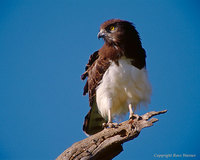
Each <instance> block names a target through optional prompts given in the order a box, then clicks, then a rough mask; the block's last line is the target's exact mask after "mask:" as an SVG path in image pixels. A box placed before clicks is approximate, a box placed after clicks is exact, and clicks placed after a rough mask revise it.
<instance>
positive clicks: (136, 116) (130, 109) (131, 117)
mask: <svg viewBox="0 0 200 160" xmlns="http://www.w3.org/2000/svg"><path fill="white" fill-rule="evenodd" d="M128 108H129V113H130V114H129V119H135V118H136V119H138V118H139V116H138V115H137V114H134V112H133V109H132V104H129V105H128Z"/></svg>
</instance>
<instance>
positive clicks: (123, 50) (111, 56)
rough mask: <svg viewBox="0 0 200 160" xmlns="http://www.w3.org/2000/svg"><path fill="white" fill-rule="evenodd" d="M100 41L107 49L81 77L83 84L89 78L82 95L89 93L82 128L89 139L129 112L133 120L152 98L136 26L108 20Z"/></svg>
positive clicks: (98, 53)
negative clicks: (141, 106)
mask: <svg viewBox="0 0 200 160" xmlns="http://www.w3.org/2000/svg"><path fill="white" fill-rule="evenodd" d="M98 38H99V39H100V38H102V39H103V40H104V45H103V46H102V48H100V49H99V50H98V51H96V52H94V53H93V54H92V55H91V56H90V58H89V61H88V63H87V65H86V67H85V72H84V73H83V74H82V76H81V79H82V80H84V79H86V78H87V82H86V84H85V87H84V92H83V95H86V94H87V93H89V105H90V107H91V109H90V111H89V112H88V114H87V115H86V117H85V121H84V125H83V130H84V132H85V133H86V134H88V135H93V134H95V133H97V132H99V131H101V130H103V128H104V127H103V125H102V124H103V123H104V124H108V126H110V124H111V126H112V124H114V123H112V120H113V118H115V117H120V116H121V115H125V114H126V113H127V112H128V111H129V113H130V115H129V117H132V116H133V114H134V111H135V110H136V109H138V108H139V107H140V105H147V104H148V103H150V97H151V85H150V83H149V80H148V76H147V70H146V60H145V59H146V53H145V50H144V49H143V47H142V44H141V40H140V37H139V34H138V32H137V31H136V29H135V27H134V26H133V24H132V23H130V22H129V21H125V20H120V19H111V20H107V21H105V22H104V23H103V24H102V25H101V26H100V31H99V33H98Z"/></svg>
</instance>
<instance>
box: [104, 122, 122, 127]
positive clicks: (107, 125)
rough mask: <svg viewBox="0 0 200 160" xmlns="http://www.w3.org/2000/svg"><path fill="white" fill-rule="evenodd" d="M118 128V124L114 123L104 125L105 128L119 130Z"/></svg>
mask: <svg viewBox="0 0 200 160" xmlns="http://www.w3.org/2000/svg"><path fill="white" fill-rule="evenodd" d="M118 126H119V124H118V123H112V122H108V123H103V127H104V128H117V127H118Z"/></svg>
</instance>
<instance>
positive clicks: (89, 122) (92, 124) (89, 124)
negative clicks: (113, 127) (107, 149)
mask: <svg viewBox="0 0 200 160" xmlns="http://www.w3.org/2000/svg"><path fill="white" fill-rule="evenodd" d="M105 122H106V120H105V119H104V118H103V117H102V116H101V115H100V114H99V112H98V109H97V107H96V105H93V107H91V109H90V111H89V112H88V114H87V115H86V116H85V121H84V124H83V131H84V132H85V133H86V134H87V135H93V134H95V133H98V132H100V131H102V130H103V126H102V124H103V123H105Z"/></svg>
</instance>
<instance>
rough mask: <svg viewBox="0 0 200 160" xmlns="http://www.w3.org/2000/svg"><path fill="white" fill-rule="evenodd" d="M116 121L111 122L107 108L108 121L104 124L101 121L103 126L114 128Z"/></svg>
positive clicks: (116, 125) (109, 111)
mask: <svg viewBox="0 0 200 160" xmlns="http://www.w3.org/2000/svg"><path fill="white" fill-rule="evenodd" d="M118 125H119V124H118V123H113V122H112V115H111V110H110V109H109V110H108V122H107V123H106V124H105V123H103V126H104V127H109V128H116V127H118Z"/></svg>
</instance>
